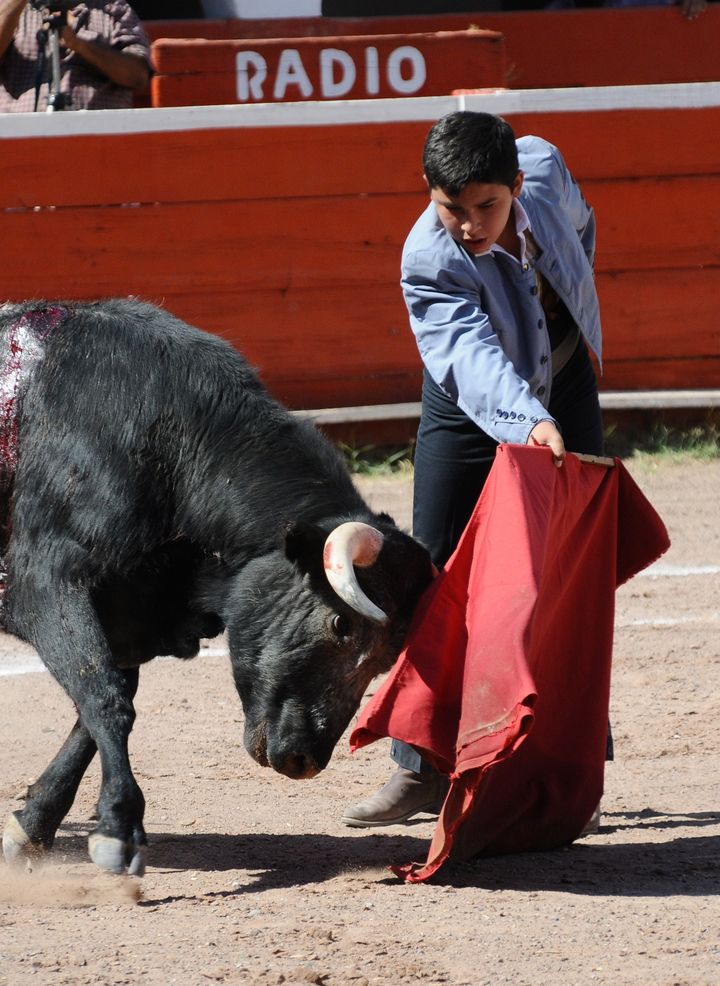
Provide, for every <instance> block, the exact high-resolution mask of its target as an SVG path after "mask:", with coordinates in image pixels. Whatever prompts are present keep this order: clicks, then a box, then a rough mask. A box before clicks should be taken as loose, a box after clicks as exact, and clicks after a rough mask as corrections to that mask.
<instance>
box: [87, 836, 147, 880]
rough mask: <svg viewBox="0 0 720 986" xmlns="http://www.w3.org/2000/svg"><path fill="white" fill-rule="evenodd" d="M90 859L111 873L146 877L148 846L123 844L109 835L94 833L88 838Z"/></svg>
mask: <svg viewBox="0 0 720 986" xmlns="http://www.w3.org/2000/svg"><path fill="white" fill-rule="evenodd" d="M88 849H89V851H90V859H91V860H92V861H93V863H95V865H96V866H99V867H100V868H101V869H103V870H108V871H109V872H110V873H120V874H123V873H128V874H129V875H130V876H144V875H145V861H146V855H147V846H137V845H134V844H133V843H130V842H123V841H122V840H121V839H115V838H113V837H112V836H109V835H101V834H100V833H98V832H93V833H92V834H91V835H90V837H89V838H88Z"/></svg>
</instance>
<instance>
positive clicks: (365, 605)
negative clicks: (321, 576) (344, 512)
mask: <svg viewBox="0 0 720 986" xmlns="http://www.w3.org/2000/svg"><path fill="white" fill-rule="evenodd" d="M382 545H383V535H382V534H381V532H380V531H378V530H377V529H376V528H374V527H371V526H370V525H369V524H363V523H361V522H360V521H348V522H347V523H346V524H340V525H339V526H338V527H336V528H335V530H334V531H331V533H330V534H328V537H327V540H326V541H325V548H324V550H323V565H324V566H325V574H326V575H327V580H328V582H329V583H330V585H331V586H332V587H333V589H334V590H335V592H337V594H338V596H340V598H341V599H342V600H344V602H346V603H347V604H348V606H350V607H351V609H354V610H355V612H357V613H360V615H361V616H366V617H367V618H368V619H369V620H373V621H374V622H375V623H387V620H388V618H387V613H385V612H383V610H381V609H380V607H379V606H376V605H375V603H374V602H373V601H372V600H371V599H368V597H367V596H366V595H365V593H364V592H363V591H362V589H361V588H360V585H359V583H358V580H357V576H356V575H355V570H354V568H353V566H354V565H357V566H358V568H369V567H370V566H371V565H374V564H375V561H376V560H377V556H378V555H379V554H380V549H381V548H382Z"/></svg>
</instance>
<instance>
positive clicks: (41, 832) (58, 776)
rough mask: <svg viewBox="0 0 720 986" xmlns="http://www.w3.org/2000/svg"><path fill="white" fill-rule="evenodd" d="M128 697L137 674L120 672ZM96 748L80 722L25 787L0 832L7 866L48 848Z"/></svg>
mask: <svg viewBox="0 0 720 986" xmlns="http://www.w3.org/2000/svg"><path fill="white" fill-rule="evenodd" d="M124 675H125V679H126V683H127V689H128V694H129V696H130V698H131V699H132V698H133V697H134V695H135V692H136V691H137V686H138V679H139V672H138V669H137V668H131V669H129V670H127V671H125V672H124ZM96 752H97V746H96V745H95V741H94V740H93V738H92V736H90V734H89V733H88V731H87V729H86V728H85V726H84V725H83V724H82V721H81V720H80V719H78V720H77V722H76V723H75V725H74V726H73V728H72V730H71V731H70V734H69V736H68V738H67V739H66V740H65V742H64V743H63V745H62V747H61V748H60V750H59V752H58V753H57V756H56V757H55V759H54V760H53V761H52V763H51V764H50V765H49V766H48V767H47V768H46V769H45V770H44V771H43V773H42V775H41V776H40V777H39V778H38V780H37V781H35V783H34V784H31V785H30V787H29V788H28V792H27V797H26V800H25V807H24V808H22V809H21V810H19V811H16V812H13V814H12V815H11V816H10V818H9V820H8V823H7V825H6V826H5V831H4V833H3V853H4V855H5V859H6V860H7V862H8V863H11V864H16V865H26V864H27V863H29V862H32V860H34V859H37V858H41V857H42V856H43V855H44V854H45V853H46V852H47V851H48V850H50V849H51V848H52V845H53V842H54V841H55V833H56V832H57V830H58V827H59V825H60V823H61V822H62V820H63V818H64V817H65V816H66V815H67V813H68V811H70V808H71V806H72V803H73V801H74V800H75V795H76V794H77V790H78V787H79V786H80V781H81V780H82V778H83V776H84V774H85V771H86V770H87V768H88V766H89V765H90V762H91V761H92V759H93V757H94V756H95V753H96Z"/></svg>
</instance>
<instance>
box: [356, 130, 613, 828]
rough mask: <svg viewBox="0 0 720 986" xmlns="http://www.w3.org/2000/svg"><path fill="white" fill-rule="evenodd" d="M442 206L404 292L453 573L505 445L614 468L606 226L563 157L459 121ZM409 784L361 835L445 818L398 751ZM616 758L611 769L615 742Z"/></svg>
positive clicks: (437, 526)
mask: <svg viewBox="0 0 720 986" xmlns="http://www.w3.org/2000/svg"><path fill="white" fill-rule="evenodd" d="M423 170H424V175H425V180H426V182H427V186H428V190H429V193H430V202H429V204H428V206H427V208H426V209H425V210H424V212H423V213H422V214H421V215H420V217H419V219H418V220H417V222H416V223H415V225H414V226H413V228H412V230H411V231H410V233H409V235H408V237H407V239H406V241H405V247H404V250H403V256H402V265H401V270H402V274H401V277H402V289H403V294H404V297H405V303H406V305H407V309H408V313H409V316H410V326H411V328H412V330H413V333H414V335H415V340H416V342H417V345H418V349H419V352H420V356H421V358H422V361H423V364H424V380H423V392H422V412H421V419H420V427H419V430H418V438H417V446H416V452H415V476H414V484H413V533H414V535H415V537H417V538H418V540H419V541H421V542H422V543H423V544H425V545H426V547H427V548H428V549H429V551H430V554H431V557H432V559H433V561H434V562H435V564H436V565H437V566H438V567H442V566H443V565H444V564H445V563H446V562H447V560H448V558H449V557H450V555H451V554H452V552H453V550H454V549H455V547H456V545H457V543H458V540H459V538H460V536H461V534H462V532H463V530H464V529H465V526H466V524H467V522H468V520H469V519H470V515H471V514H472V511H473V509H474V507H475V503H476V501H477V499H478V496H479V494H480V492H481V490H482V488H483V486H484V484H485V481H486V479H487V476H488V474H489V472H490V468H491V466H492V464H493V461H494V459H495V453H496V450H497V447H498V443H500V442H511V443H519V444H531V445H539V446H546V447H547V448H548V449H549V451H550V452H551V453H552V458H553V461H554V463H555V465H557V466H559V467H560V466H562V464H563V461H564V459H565V454H566V450H568V451H571V452H584V453H589V454H591V455H601V454H602V452H603V427H602V417H601V413H600V402H599V398H598V388H597V380H596V376H595V369H594V367H593V364H592V361H591V357H590V354H591V353H593V354H594V356H595V357H596V359H597V360H598V361H599V360H600V357H601V327H600V313H599V305H598V297H597V292H596V290H595V280H594V275H593V261H594V255H595V217H594V213H593V210H592V209H591V208H590V206H589V205H588V204H587V202H586V201H585V199H584V197H583V195H582V193H581V191H580V189H579V188H578V186H577V184H576V183H575V181H574V179H573V177H572V175H571V174H570V172H569V170H568V168H567V166H566V165H565V162H564V160H563V158H562V155H561V153H560V151H559V150H558V149H557V148H556V147H554V146H553V145H552V144H549V143H548V142H547V141H545V140H543V139H542V138H540V137H531V136H527V137H521V138H520V139H519V140H517V141H516V139H515V135H514V133H513V131H512V129H511V127H510V125H509V124H508V123H506V122H505V121H504V120H502V119H501V118H500V117H497V116H493V115H491V114H489V113H474V112H469V111H460V112H456V113H451V114H450V115H449V116H446V117H443V118H442V119H441V120H439V121H438V122H437V123H436V124H435V125H434V126H433V127H432V128H431V130H430V133H429V134H428V137H427V140H426V141H425V147H424V151H423ZM391 756H392V758H393V759H394V760H395V762H396V763H397V764H398V767H397V770H396V771H395V772H394V773H393V774H392V775H391V777H390V779H389V781H388V782H387V783H386V784H385V786H384V787H383V788H381V790H379V791H378V792H377V793H375V794H373V795H372V796H371V797H369V798H367V799H366V800H365V801H362V802H360V803H359V804H357V805H353V806H352V807H350V808H348V809H347V810H346V811H345V813H344V815H343V817H342V821H343V822H344V823H345V824H346V825H349V826H352V827H363V828H364V827H374V826H380V825H392V824H397V823H399V822H405V821H407V820H408V819H409V818H411V817H412V816H413V815H416V814H417V813H419V812H421V811H430V812H436V811H437V810H438V807H439V804H440V803H441V801H442V799H443V797H444V794H445V792H446V791H447V786H448V785H447V778H445V777H444V776H443V775H441V774H439V773H438V772H437V771H436V770H435V769H434V768H432V767H431V766H430V765H429V764H428V763H426V762H425V761H424V760H423V759H422V757H421V756H420V754H419V753H418V752H417V751H416V750H415V749H414V748H413V747H411V746H409V745H407V744H405V743H399V742H397V741H395V740H394V741H393V745H392V749H391ZM608 758H609V759H610V758H611V747H610V742H609V743H608Z"/></svg>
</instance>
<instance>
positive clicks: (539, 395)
mask: <svg viewBox="0 0 720 986" xmlns="http://www.w3.org/2000/svg"><path fill="white" fill-rule="evenodd" d="M537 392H538V397H542V395H543V394H544V393H545V388H544V387H538V389H537Z"/></svg>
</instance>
